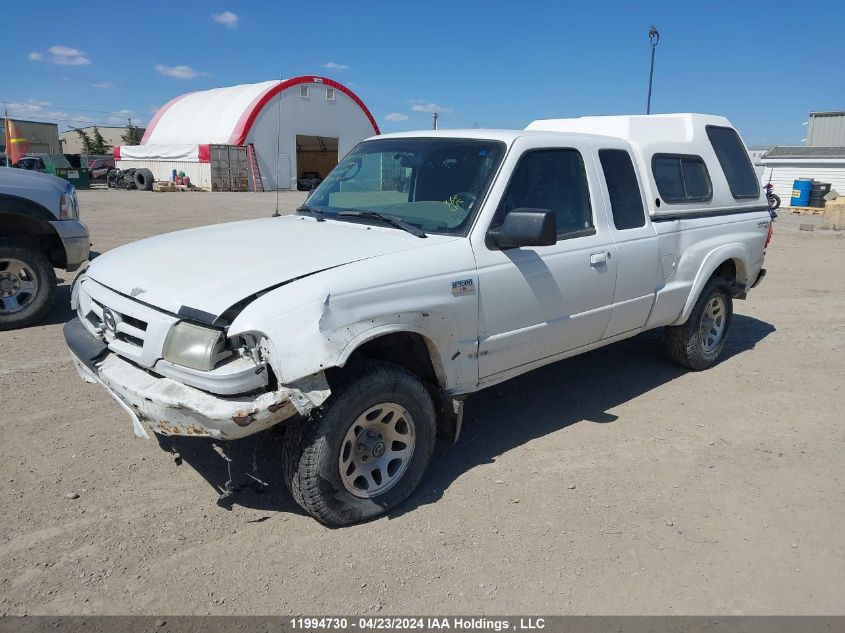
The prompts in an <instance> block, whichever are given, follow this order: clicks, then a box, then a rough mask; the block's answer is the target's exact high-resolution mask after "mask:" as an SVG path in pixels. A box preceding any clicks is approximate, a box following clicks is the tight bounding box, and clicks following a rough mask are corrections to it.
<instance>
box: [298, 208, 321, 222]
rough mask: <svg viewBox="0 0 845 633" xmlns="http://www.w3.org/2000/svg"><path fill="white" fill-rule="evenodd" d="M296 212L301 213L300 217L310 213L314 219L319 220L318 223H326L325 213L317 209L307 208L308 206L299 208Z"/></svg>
mask: <svg viewBox="0 0 845 633" xmlns="http://www.w3.org/2000/svg"><path fill="white" fill-rule="evenodd" d="M296 212H297V213H299V214H300V215H301V214H302V213H310V214H311V215H313V216H314V219H315V220H317V222H325V221H326V219H325V218H324V217H323V212H322V211H321V210H320V209H318V208H316V207H309V206H306V205H302V206H301V207H299V208H298V209H297V210H296Z"/></svg>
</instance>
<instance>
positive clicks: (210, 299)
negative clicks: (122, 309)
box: [87, 216, 454, 322]
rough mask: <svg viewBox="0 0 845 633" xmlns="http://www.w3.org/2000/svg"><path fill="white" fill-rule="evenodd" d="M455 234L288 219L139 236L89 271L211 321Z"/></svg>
mask: <svg viewBox="0 0 845 633" xmlns="http://www.w3.org/2000/svg"><path fill="white" fill-rule="evenodd" d="M452 239H454V238H453V237H444V236H436V235H432V236H430V237H428V238H426V239H421V238H418V237H414V236H413V235H410V234H408V233H404V232H402V231H399V230H396V229H383V228H381V227H379V226H374V225H364V224H357V223H351V222H345V221H333V220H326V221H325V222H317V221H315V220H314V219H313V218H311V217H303V216H284V217H277V218H265V219H260V220H247V221H243V222H231V223H226V224H217V225H212V226H204V227H201V228H196V229H189V230H186V231H177V232H176V233H168V234H165V235H159V236H157V237H151V238H148V239H144V240H140V241H138V242H134V243H132V244H127V245H126V246H121V247H119V248H116V249H114V250H111V251H109V252H108V253H105V254H103V255H101V256H100V257H98V258H97V259H95V260H94V261H93V262H92V263H91V265H90V266H89V268H88V271H87V276H88V277H89V278H91V279H93V280H94V281H96V282H98V283H100V284H102V285H104V286H106V287H108V288H111V289H112V290H114V291H116V292H119V293H121V294H124V295H126V296H129V297H133V298H135V299H137V300H138V301H141V302H143V303H146V304H148V305H151V306H154V307H157V308H160V309H162V310H166V311H168V312H171V313H174V314H181V315H183V316H187V317H193V318H195V319H198V320H201V321H207V322H212V321H214V320H215V318H217V317H219V316H220V315H222V314H223V313H224V312H225V311H226V309H227V308H229V307H231V306H234V305H235V304H237V303H239V302H240V301H242V300H244V299H247V298H249V297H252V296H253V295H255V294H256V293H260V292H262V291H264V290H268V289H270V288H273V287H276V286H280V285H283V284H285V283H287V282H289V281H291V280H294V279H298V278H301V277H305V276H308V275H311V274H313V273H316V272H320V271H323V270H327V269H329V268H334V267H336V266H342V265H344V264H349V263H351V262H354V261H359V260H362V259H368V258H371V257H378V256H380V255H386V254H388V253H395V252H397V251H405V250H412V249H416V248H424V247H426V246H428V245H431V244H434V243H438V242H441V241H444V240H446V241H450V240H452Z"/></svg>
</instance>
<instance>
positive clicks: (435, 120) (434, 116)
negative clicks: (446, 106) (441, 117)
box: [431, 112, 438, 130]
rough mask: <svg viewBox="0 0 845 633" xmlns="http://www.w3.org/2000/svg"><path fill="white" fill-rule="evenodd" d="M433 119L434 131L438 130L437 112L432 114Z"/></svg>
mask: <svg viewBox="0 0 845 633" xmlns="http://www.w3.org/2000/svg"><path fill="white" fill-rule="evenodd" d="M431 118H432V119H433V120H434V128H433V129H435V130H436V129H437V119H438V116H437V113H436V112H435V113H434V114H432V115H431Z"/></svg>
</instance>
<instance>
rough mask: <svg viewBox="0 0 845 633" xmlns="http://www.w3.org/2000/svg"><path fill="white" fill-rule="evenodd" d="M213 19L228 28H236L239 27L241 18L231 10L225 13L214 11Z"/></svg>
mask: <svg viewBox="0 0 845 633" xmlns="http://www.w3.org/2000/svg"><path fill="white" fill-rule="evenodd" d="M211 19H212V21H214V22H216V23H217V24H219V25H221V26H225V27H226V28H227V29H236V28H238V20H239V19H240V18H238V16H237V15H235V14H234V13H232V12H231V11H224V12H223V13H212V14H211Z"/></svg>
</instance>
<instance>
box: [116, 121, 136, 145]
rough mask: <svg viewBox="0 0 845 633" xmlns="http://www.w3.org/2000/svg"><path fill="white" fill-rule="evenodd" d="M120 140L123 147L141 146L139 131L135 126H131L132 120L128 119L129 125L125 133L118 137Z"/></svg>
mask: <svg viewBox="0 0 845 633" xmlns="http://www.w3.org/2000/svg"><path fill="white" fill-rule="evenodd" d="M120 140H121V141H123V143H124V144H125V145H140V144H141V130H139V129H138V126H137V125H132V119H129V124H128V125H127V126H126V132H125V133H124V134H121V135H120Z"/></svg>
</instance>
